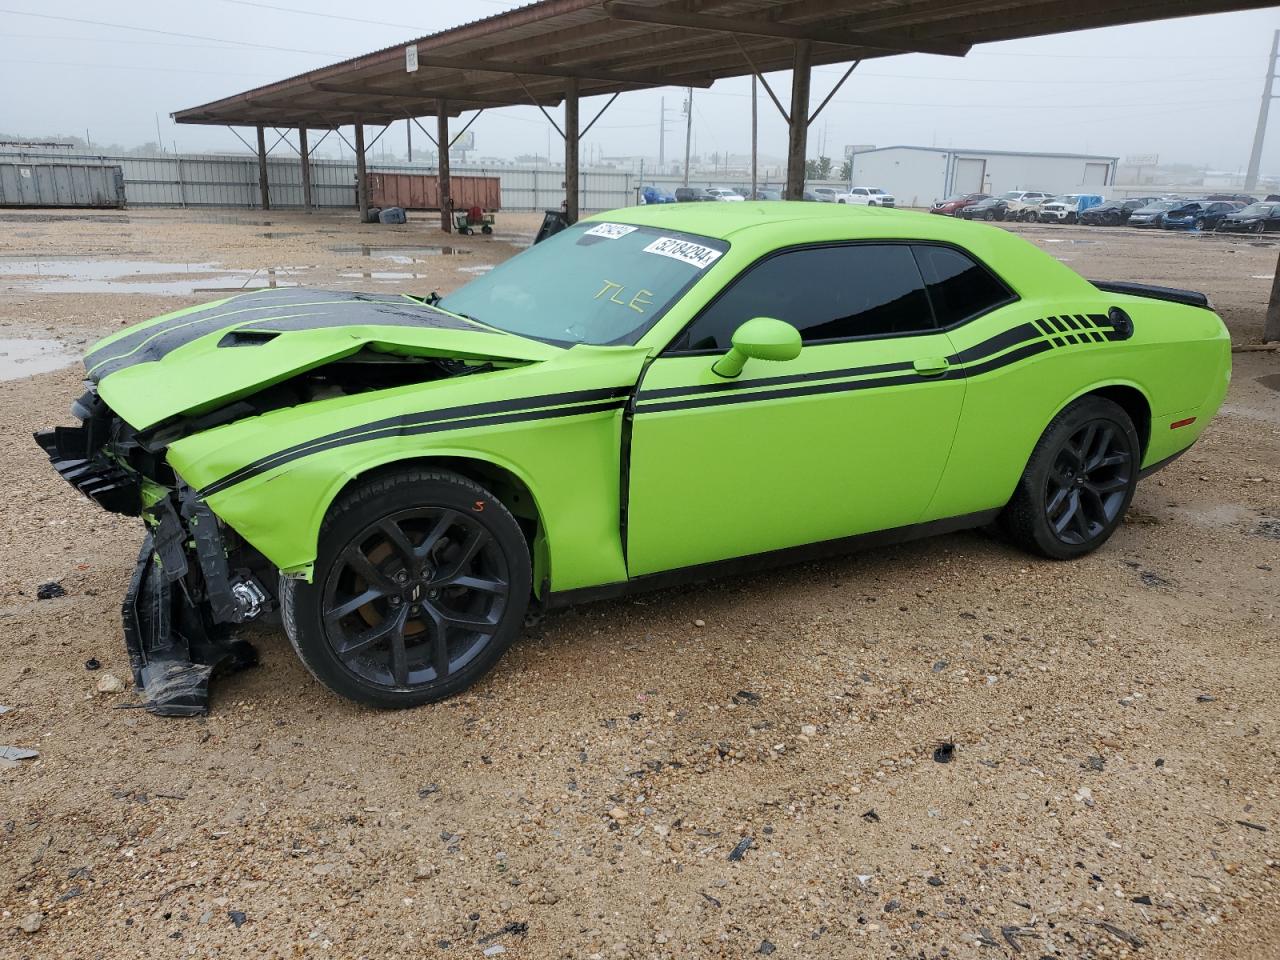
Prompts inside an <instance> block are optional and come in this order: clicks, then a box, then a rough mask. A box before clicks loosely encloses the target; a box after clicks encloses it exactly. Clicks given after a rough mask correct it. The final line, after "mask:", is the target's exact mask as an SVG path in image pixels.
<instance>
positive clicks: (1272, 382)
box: [1258, 373, 1280, 391]
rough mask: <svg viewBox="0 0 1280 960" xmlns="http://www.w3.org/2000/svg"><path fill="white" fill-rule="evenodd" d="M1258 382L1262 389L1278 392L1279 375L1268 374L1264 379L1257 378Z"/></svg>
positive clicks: (1279, 386) (1279, 389)
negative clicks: (1267, 388)
mask: <svg viewBox="0 0 1280 960" xmlns="http://www.w3.org/2000/svg"><path fill="white" fill-rule="evenodd" d="M1258 382H1259V383H1260V384H1262V385H1263V386H1264V387H1269V388H1271V389H1272V390H1276V391H1280V373H1268V374H1267V375H1266V376H1265V377H1258Z"/></svg>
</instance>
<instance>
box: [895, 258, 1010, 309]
mask: <svg viewBox="0 0 1280 960" xmlns="http://www.w3.org/2000/svg"><path fill="white" fill-rule="evenodd" d="M914 249H915V251H916V257H917V258H918V259H919V261H920V271H921V273H923V274H924V279H925V283H927V284H928V285H929V299H930V300H932V301H933V311H934V313H935V314H937V317H938V324H939V325H940V326H943V327H949V326H951V325H952V324H956V323H960V322H961V321H962V320H967V319H968V318H969V317H973V316H976V315H978V314H980V313H986V312H987V311H988V310H991V309H992V308H994V307H997V306H999V305H1000V304H1002V303H1007V302H1008V301H1009V300H1011V299H1012V294H1011V293H1010V292H1009V290H1008V288H1007V287H1005V285H1004V284H1003V283H1001V282H1000V281H999V280H997V279H996V278H995V277H994V276H992V275H991V272H990V271H989V270H987V268H986V267H984V266H982V265H981V264H979V263H977V262H976V261H974V260H973V259H972V258H970V257H969V256H967V255H965V254H963V253H961V252H960V251H959V250H955V249H952V248H951V247H935V246H926V245H921V246H918V247H915V248H914Z"/></svg>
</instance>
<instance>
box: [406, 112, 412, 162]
mask: <svg viewBox="0 0 1280 960" xmlns="http://www.w3.org/2000/svg"><path fill="white" fill-rule="evenodd" d="M404 145H405V149H407V150H408V151H409V162H410V163H413V121H412V120H411V119H409V118H408V117H405V118H404Z"/></svg>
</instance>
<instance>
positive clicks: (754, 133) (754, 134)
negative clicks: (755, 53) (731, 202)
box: [751, 73, 760, 200]
mask: <svg viewBox="0 0 1280 960" xmlns="http://www.w3.org/2000/svg"><path fill="white" fill-rule="evenodd" d="M756 113H757V111H756V75H755V74H754V73H752V74H751V199H752V200H754V199H756V145H757V143H758V135H759V130H760V128H759V125H758V119H759V118H758V117H757V116H756Z"/></svg>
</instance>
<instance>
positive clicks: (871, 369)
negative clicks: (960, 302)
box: [637, 360, 912, 400]
mask: <svg viewBox="0 0 1280 960" xmlns="http://www.w3.org/2000/svg"><path fill="white" fill-rule="evenodd" d="M911 369H912V364H911V361H910V360H903V361H901V362H897V363H878V364H875V365H872V366H866V367H848V368H846V369H844V370H820V371H818V372H816V373H792V374H787V375H786V376H781V377H761V378H760V379H758V380H726V381H724V382H723V383H703V384H698V385H696V386H689V387H661V388H659V389H656V390H645V391H644V392H643V393H641V394H640V395H639V396H638V397H637V399H639V400H657V399H659V398H661V397H680V396H685V395H696V394H699V393H714V392H717V391H721V390H741V389H744V388H751V387H772V386H778V385H780V384H784V383H803V382H805V381H806V380H838V379H844V378H848V377H858V376H866V375H870V374H875V373H893V372H894V371H896V370H911Z"/></svg>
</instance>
